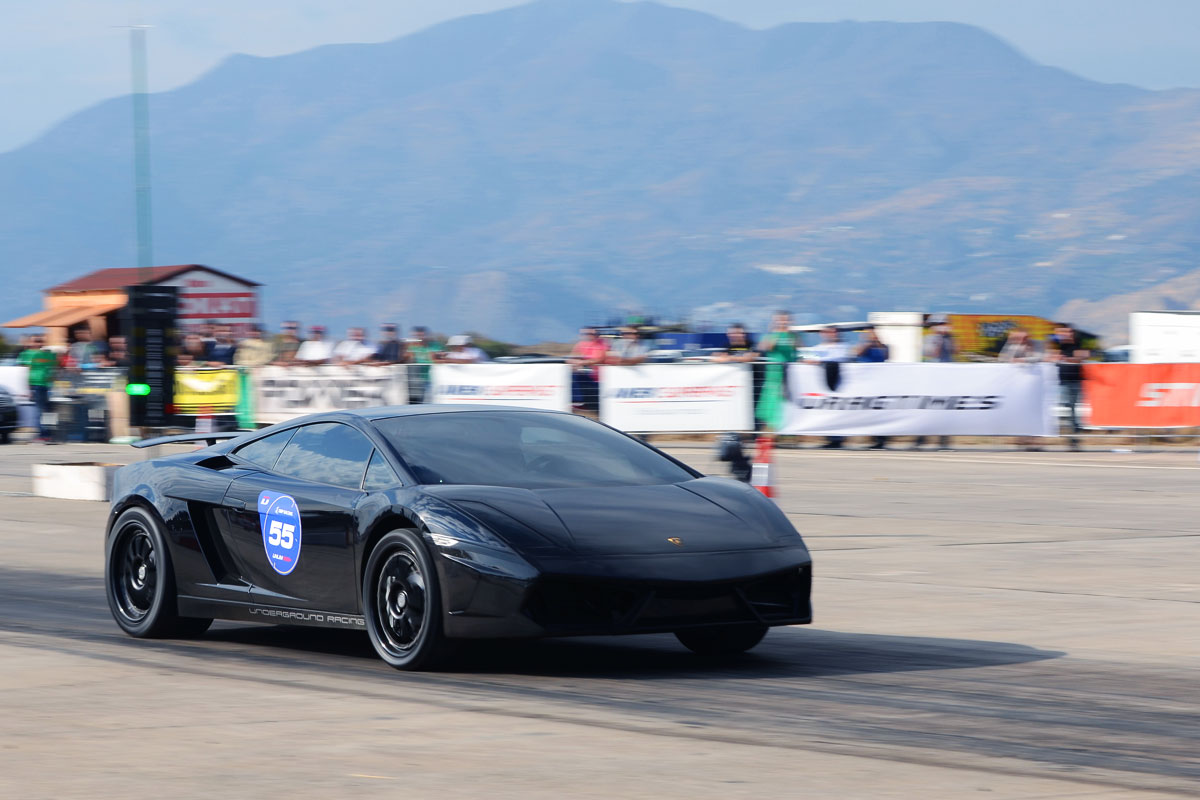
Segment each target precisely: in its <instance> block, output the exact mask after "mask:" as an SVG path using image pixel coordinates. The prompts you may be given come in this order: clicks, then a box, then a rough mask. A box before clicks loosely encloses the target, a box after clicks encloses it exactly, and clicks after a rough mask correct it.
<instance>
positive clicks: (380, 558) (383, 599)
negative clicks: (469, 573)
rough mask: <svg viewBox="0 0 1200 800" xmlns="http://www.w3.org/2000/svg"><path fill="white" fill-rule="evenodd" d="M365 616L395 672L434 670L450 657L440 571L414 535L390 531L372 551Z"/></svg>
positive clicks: (377, 648) (382, 655)
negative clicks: (445, 629) (438, 577)
mask: <svg viewBox="0 0 1200 800" xmlns="http://www.w3.org/2000/svg"><path fill="white" fill-rule="evenodd" d="M363 616H364V617H365V618H366V623H367V633H368V635H369V636H370V637H371V644H372V645H374V647H375V652H377V653H378V654H379V657H380V658H382V659H383V660H384V661H386V662H387V663H388V664H390V665H392V666H393V667H395V668H396V669H406V670H420V669H430V668H432V667H434V666H436V665H437V664H439V663H440V662H441V661H442V660H443V659H444V658H445V656H446V655H447V654H448V651H449V647H448V643H447V641H446V637H445V636H444V634H443V633H442V603H441V596H440V594H439V590H438V580H437V573H436V572H435V571H434V567H433V561H432V559H431V558H430V557H429V551H428V550H426V548H425V544H424V543H423V542H422V541H421V537H420V534H419V533H417V532H416V531H412V530H407V529H404V530H397V531H392V532H391V533H389V534H387V535H386V536H384V537H383V538H382V539H380V540H379V542H378V543H377V544H376V545H375V548H374V549H373V550H372V551H371V555H370V557H369V558H368V559H367V568H366V572H365V575H364V580H363Z"/></svg>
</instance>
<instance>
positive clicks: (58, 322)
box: [0, 303, 125, 328]
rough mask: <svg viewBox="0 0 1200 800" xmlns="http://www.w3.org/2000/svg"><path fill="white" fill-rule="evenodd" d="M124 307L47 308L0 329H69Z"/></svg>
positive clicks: (107, 305)
mask: <svg viewBox="0 0 1200 800" xmlns="http://www.w3.org/2000/svg"><path fill="white" fill-rule="evenodd" d="M124 307H125V303H85V304H83V305H78V306H64V307H62V308H47V309H43V310H42V311H38V312H35V313H33V314H26V315H25V316H23V317H18V318H17V319H14V320H9V321H8V322H5V323H3V324H2V325H0V328H70V327H72V326H74V325H78V324H79V323H81V322H83V321H84V320H86V319H90V318H92V317H103V316H104V315H105V314H111V313H112V312H114V311H119V310H120V309H122V308H124Z"/></svg>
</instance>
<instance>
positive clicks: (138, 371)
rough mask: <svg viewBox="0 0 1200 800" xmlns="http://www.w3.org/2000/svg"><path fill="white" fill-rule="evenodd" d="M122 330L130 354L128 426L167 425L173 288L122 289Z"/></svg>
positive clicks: (171, 381)
mask: <svg viewBox="0 0 1200 800" xmlns="http://www.w3.org/2000/svg"><path fill="white" fill-rule="evenodd" d="M125 291H126V292H127V293H128V296H129V304H128V305H127V306H125V317H124V326H123V327H124V330H125V334H126V346H127V348H128V351H129V377H128V384H129V424H130V425H132V426H135V427H147V428H162V427H166V426H167V425H168V424H170V421H171V416H172V415H173V413H174V409H173V408H172V405H173V400H174V394H175V314H176V311H177V308H178V304H179V298H178V294H177V289H176V288H175V287H174V286H129V287H127V288H126V289H125Z"/></svg>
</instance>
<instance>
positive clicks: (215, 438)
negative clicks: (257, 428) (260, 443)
mask: <svg viewBox="0 0 1200 800" xmlns="http://www.w3.org/2000/svg"><path fill="white" fill-rule="evenodd" d="M247 433H250V431H228V432H225V433H181V434H179V435H178V436H157V437H155V438H153V439H142V440H140V441H136V442H133V446H134V447H136V448H138V449H139V450H140V449H141V448H143V447H155V446H156V445H160V444H183V443H187V442H206V443H207V444H208V445H209V446H212V445H214V444H216V443H217V442H221V441H224V440H226V439H236V438H237V437H239V436H244V435H245V434H247Z"/></svg>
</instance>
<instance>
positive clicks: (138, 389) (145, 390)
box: [125, 383, 150, 396]
mask: <svg viewBox="0 0 1200 800" xmlns="http://www.w3.org/2000/svg"><path fill="white" fill-rule="evenodd" d="M125 394H133V395H139V396H144V395H148V394H150V384H148V383H131V384H129V385H128V386H126V387H125Z"/></svg>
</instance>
